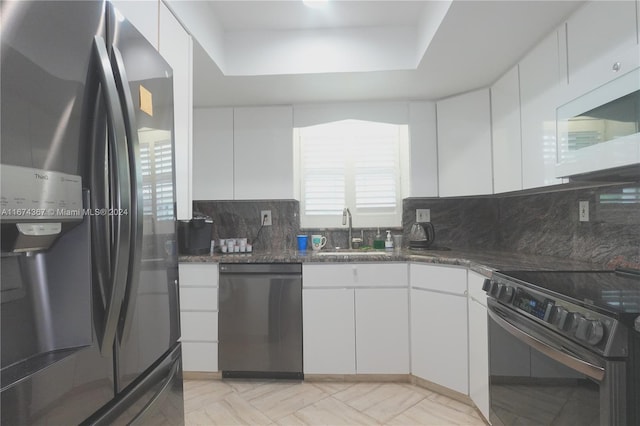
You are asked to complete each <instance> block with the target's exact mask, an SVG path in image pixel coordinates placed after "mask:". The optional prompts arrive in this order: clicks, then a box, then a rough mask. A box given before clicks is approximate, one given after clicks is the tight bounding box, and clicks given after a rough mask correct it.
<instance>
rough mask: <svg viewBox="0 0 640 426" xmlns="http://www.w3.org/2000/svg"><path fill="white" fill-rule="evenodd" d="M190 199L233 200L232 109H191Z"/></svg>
mask: <svg viewBox="0 0 640 426" xmlns="http://www.w3.org/2000/svg"><path fill="white" fill-rule="evenodd" d="M193 199H194V200H233V108H196V109H194V110H193Z"/></svg>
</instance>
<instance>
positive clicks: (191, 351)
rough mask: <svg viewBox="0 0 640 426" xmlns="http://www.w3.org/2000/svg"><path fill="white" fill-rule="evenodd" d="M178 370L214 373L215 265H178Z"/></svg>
mask: <svg viewBox="0 0 640 426" xmlns="http://www.w3.org/2000/svg"><path fill="white" fill-rule="evenodd" d="M178 269H179V273H180V318H181V321H180V331H181V336H182V337H181V339H180V341H181V342H182V358H183V360H182V369H183V370H184V371H208V372H212V371H218V264H217V263H180V264H179V265H178Z"/></svg>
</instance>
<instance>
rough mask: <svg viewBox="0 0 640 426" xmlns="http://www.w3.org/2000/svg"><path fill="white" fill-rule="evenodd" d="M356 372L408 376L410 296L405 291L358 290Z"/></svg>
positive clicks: (400, 289) (356, 295)
mask: <svg viewBox="0 0 640 426" xmlns="http://www.w3.org/2000/svg"><path fill="white" fill-rule="evenodd" d="M355 300H356V304H355V306H356V310H355V313H356V370H357V372H358V373H361V374H409V295H408V290H407V289H406V288H381V289H377V288H375V289H357V290H356V291H355Z"/></svg>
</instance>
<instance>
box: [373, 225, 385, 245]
mask: <svg viewBox="0 0 640 426" xmlns="http://www.w3.org/2000/svg"><path fill="white" fill-rule="evenodd" d="M373 248H374V249H383V248H384V240H383V239H382V234H381V233H380V228H378V233H377V234H376V236H375V237H374V238H373Z"/></svg>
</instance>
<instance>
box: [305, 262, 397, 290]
mask: <svg viewBox="0 0 640 426" xmlns="http://www.w3.org/2000/svg"><path fill="white" fill-rule="evenodd" d="M302 275H303V277H304V280H303V284H302V285H303V287H407V285H408V283H409V277H408V268H407V264H406V263H338V264H327V263H320V264H315V265H312V264H303V265H302Z"/></svg>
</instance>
